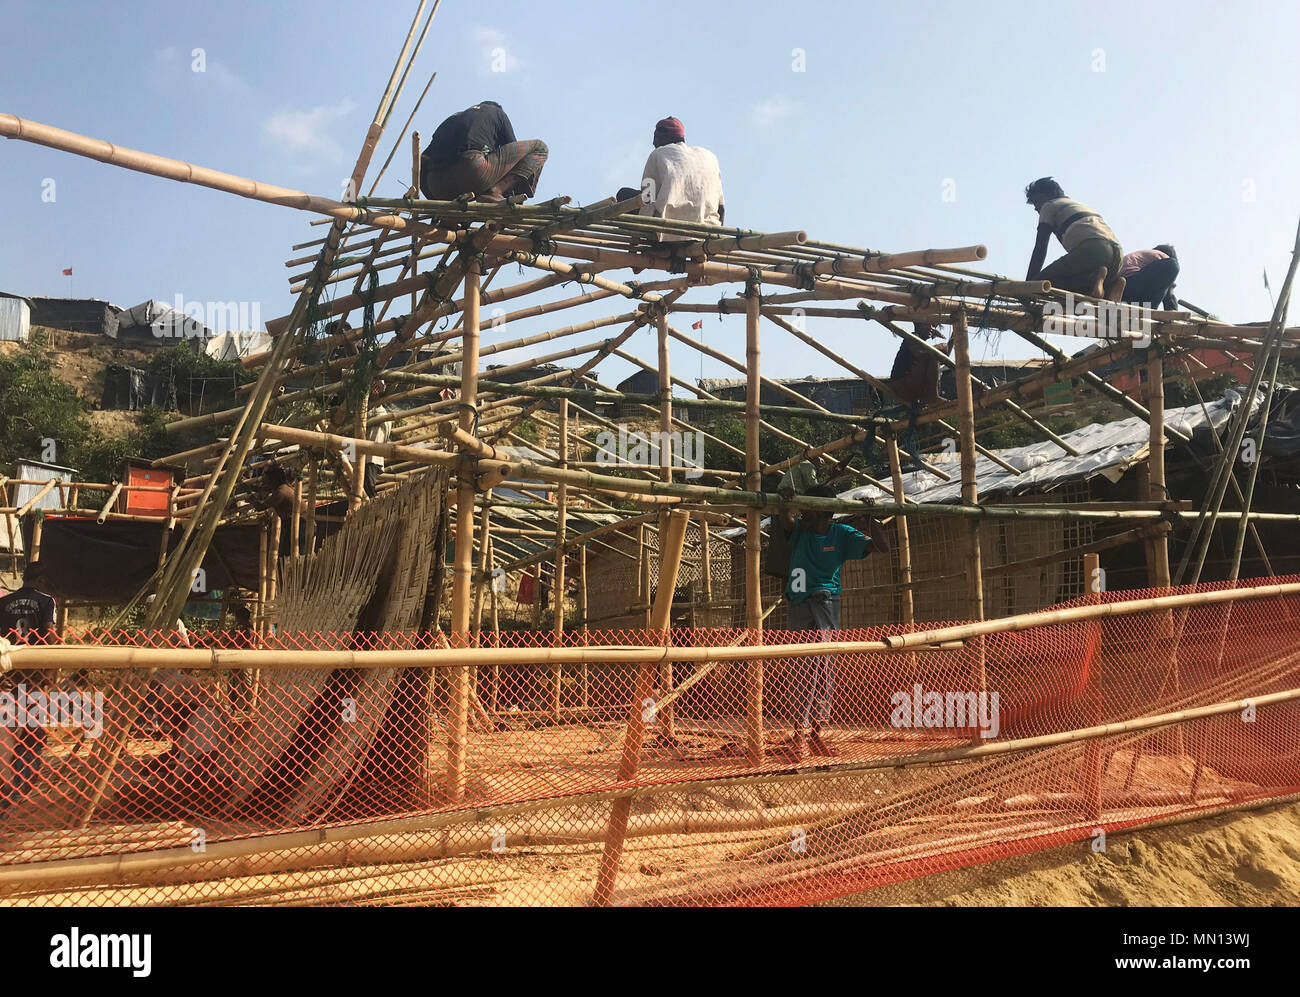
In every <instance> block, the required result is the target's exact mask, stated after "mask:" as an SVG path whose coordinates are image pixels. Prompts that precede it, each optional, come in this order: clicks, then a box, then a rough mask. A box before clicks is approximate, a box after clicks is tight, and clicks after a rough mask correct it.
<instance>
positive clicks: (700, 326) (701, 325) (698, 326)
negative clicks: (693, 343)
mask: <svg viewBox="0 0 1300 997" xmlns="http://www.w3.org/2000/svg"><path fill="white" fill-rule="evenodd" d="M691 328H692V329H703V328H704V319H700V320H699V321H698V322H694V323H692V324H691Z"/></svg>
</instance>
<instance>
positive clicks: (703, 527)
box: [700, 518, 713, 626]
mask: <svg viewBox="0 0 1300 997" xmlns="http://www.w3.org/2000/svg"><path fill="white" fill-rule="evenodd" d="M700 589H701V593H700V598H701V600H702V601H703V603H704V605H705V606H706V607H707V608H708V610H709V625H710V626H712V624H713V554H712V553H711V552H710V551H709V521H708V520H707V519H704V518H701V519H700Z"/></svg>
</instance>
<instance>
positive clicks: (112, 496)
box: [95, 481, 122, 523]
mask: <svg viewBox="0 0 1300 997" xmlns="http://www.w3.org/2000/svg"><path fill="white" fill-rule="evenodd" d="M120 494H122V482H120V481H119V482H118V483H117V484H115V485H114V486H113V490H112V491H111V492H109V493H108V501H107V502H105V503H104V504H103V506H102V507H101V508H100V510H99V515H98V516H96V517H95V521H96V522H98V523H102V522H104V520H106V519H107V518H108V514H109V512H110V511H111V510H112V508H113V504H114V503H115V502H116V501H117V497H118V496H119V495H120Z"/></svg>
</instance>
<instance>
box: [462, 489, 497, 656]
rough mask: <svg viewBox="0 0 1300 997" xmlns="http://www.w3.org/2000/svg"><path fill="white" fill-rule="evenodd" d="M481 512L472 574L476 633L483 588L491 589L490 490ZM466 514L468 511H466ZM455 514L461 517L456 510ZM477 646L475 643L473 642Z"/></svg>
mask: <svg viewBox="0 0 1300 997" xmlns="http://www.w3.org/2000/svg"><path fill="white" fill-rule="evenodd" d="M483 499H484V501H483V512H482V513H481V514H480V518H479V524H478V570H477V571H475V572H474V581H473V585H474V612H473V615H472V617H471V624H470V627H471V630H472V632H473V633H476V634H477V633H478V632H479V630H480V629H481V623H482V619H483V586H484V583H485V582H486V583H487V584H488V587H491V576H490V575H489V573H488V564H489V560H488V552H489V548H490V546H491V529H492V520H491V519H490V518H489V515H490V513H491V512H492V505H491V501H492V490H491V489H488V490H487V491H485V492H484V493H483ZM467 513H468V510H467ZM456 514H457V515H458V516H459V515H462V513H461V511H460V510H459V509H457V512H456ZM475 643H476V645H477V642H475Z"/></svg>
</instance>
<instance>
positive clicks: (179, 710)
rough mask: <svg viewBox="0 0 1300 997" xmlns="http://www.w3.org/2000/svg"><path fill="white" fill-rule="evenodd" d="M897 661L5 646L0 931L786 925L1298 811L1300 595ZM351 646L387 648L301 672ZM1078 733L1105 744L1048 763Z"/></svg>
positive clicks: (1078, 745) (871, 650)
mask: <svg viewBox="0 0 1300 997" xmlns="http://www.w3.org/2000/svg"><path fill="white" fill-rule="evenodd" d="M1297 580H1298V579H1297V578H1296V577H1291V578H1272V579H1267V582H1268V583H1269V584H1277V583H1294V582H1296V581H1297ZM1261 581H1262V580H1257V581H1255V582H1245V583H1240V584H1241V586H1243V587H1248V586H1250V585H1252V584H1260V582H1261ZM1226 587H1232V586H1227V585H1223V584H1210V585H1202V586H1197V587H1195V588H1186V589H1178V590H1175V591H1176V592H1179V593H1187V592H1193V591H1195V592H1209V591H1213V590H1216V589H1221V588H1226ZM1153 594H1155V593H1145V592H1123V593H1107V594H1105V595H1102V596H1091V597H1085V598H1083V599H1079V600H1076V601H1075V602H1074V603H1069V604H1066V605H1067V606H1071V605H1073V606H1081V605H1085V604H1087V603H1088V601H1089V598H1091V599H1092V600H1093V601H1108V602H1113V601H1118V600H1127V599H1133V598H1139V597H1143V596H1146V595H1153ZM902 632H904V628H901V627H897V626H895V627H880V628H873V629H870V630H854V631H844V632H838V633H834V634H828V633H782V632H767V633H765V634H763V641H764V643H766V644H778V643H781V644H786V643H799V642H808V641H827V640H834V641H852V642H871V644H872V646H868V647H863V648H859V649H856V650H852V651H846V652H843V653H836V654H828V655H822V656H810V657H809V656H806V657H799V658H790V657H787V658H784V659H780V658H765V659H752V660H746V659H743V658H742V659H737V660H732V657H733V656H734V655H735V654H737V653H744V652H738V651H733V652H731V653H730V654H723V653H721V652H717V651H715V652H713V653H711V654H705V653H702V654H699V655H698V656H697V657H696V660H678V661H674V662H671V663H669V662H666V661H664V660H662V659H660V660H655V661H654V662H653V663H652V664H649V665H643V664H640V663H638V662H639V658H638V655H637V654H636V652H629V653H627V654H626V655H625V657H626V658H628V659H630V660H623V661H617V662H614V661H607V660H606V661H589V662H587V663H585V664H583V663H575V662H570V663H565V664H558V665H557V664H555V663H552V662H550V661H547V660H545V653H544V651H543V650H541V649H543V648H550V647H553V646H556V645H557V643H558V644H563V645H565V646H568V647H581V646H583V645H588V646H591V647H599V648H617V647H620V646H622V647H625V648H629V647H635V646H646V645H662V644H663V643H664V637H665V635H664V634H662V633H658V634H656V633H645V632H635V631H618V632H600V633H597V632H591V633H586V634H583V633H581V632H576V633H569V634H566V635H565V636H564V637H563V638H562V640H560V641H558V642H557V640H556V638H555V637H554V636H553V635H552V634H550V633H534V632H527V633H521V632H484V633H483V634H481V635H479V638H478V641H479V645H480V647H481V648H482V650H481V651H480V652H477V654H476V655H475V663H474V664H472V665H465V664H458V665H451V664H449V663H448V662H449V661H450V660H451V659H452V656H453V655H455V654H456V652H455V651H453V650H449V649H447V646H446V644H447V638H445V637H443V636H442V635H437V634H392V633H386V634H281V635H277V636H272V637H267V638H257V647H258V648H260V649H263V650H273V651H278V652H280V657H278V658H276V659H275V660H274V661H271V660H267V659H264V660H263V663H262V664H261V665H260V666H259V667H239V666H238V664H239V662H238V657H239V656H238V655H237V654H235V655H231V654H229V653H227V652H226V651H223V650H218V649H219V648H221V647H222V645H221V643H220V641H219V640H218V639H216V638H211V637H209V638H206V639H201V637H200V635H196V634H191V635H190V638H189V641H190V642H189V644H188V646H189V647H190V648H200V649H207V648H211V649H212V651H214V652H217V653H210V652H208V651H204V650H200V651H199V652H198V653H195V652H194V651H191V652H190V653H189V657H188V658H187V659H186V660H185V662H184V663H185V664H190V665H193V664H196V663H198V659H203V661H205V662H206V664H207V666H208V667H202V668H198V667H193V668H177V667H174V666H172V667H158V666H159V665H160V664H161V665H164V666H166V665H167V662H168V653H175V654H177V655H180V654H182V652H180V651H176V652H165V653H162V654H158V653H156V652H149V651H139V650H132V651H130V652H129V653H128V652H125V651H121V652H101V651H98V650H94V649H91V647H90V646H91V645H99V646H100V647H116V648H129V649H138V648H164V649H166V648H180V647H185V646H187V645H186V644H185V642H184V639H183V638H182V637H181V636H180V635H179V634H176V633H149V634H146V633H113V634H103V633H98V634H92V633H85V634H80V635H75V636H72V637H68V638H65V641H64V643H65V645H67V644H71V645H74V646H64V647H62V648H60V649H58V650H57V654H58V655H59V658H58V661H57V662H56V663H55V664H50V663H49V662H45V663H42V664H41V666H40V667H39V668H29V667H27V665H25V664H24V660H25V658H24V655H26V660H27V661H30V660H31V653H30V652H28V651H27V649H25V648H23V647H13V648H10V649H7V650H6V652H5V653H4V654H2V655H0V658H3V663H4V667H5V668H6V673H5V674H4V676H3V678H2V679H0V720H3V724H2V725H0V794H2V800H0V903H6V904H28V903H39V904H101V905H102V904H125V903H130V904H213V903H249V904H307V903H356V904H361V903H365V904H371V903H387V904H393V903H434V904H584V903H590V902H591V901H592V900H593V898H595V899H596V900H597V901H598V902H610V903H621V904H622V903H656V904H684V903H689V904H699V903H714V904H771V903H807V902H812V901H816V900H821V899H827V898H831V897H836V896H843V895H847V894H850V893H855V892H859V891H865V890H872V889H876V888H879V887H882V886H886V885H888V884H892V883H897V882H900V881H903V880H907V879H913V878H916V877H920V876H924V875H927V874H931V873H935V872H939V871H942V870H947V869H951V868H954V867H958V866H962V865H969V864H971V863H975V862H982V861H987V860H991V859H995V858H999V857H1005V856H1009V855H1013V854H1017V853H1022V852H1026V851H1031V850H1034V849H1040V848H1045V847H1049V846H1052V845H1057V844H1061V843H1064V842H1068V841H1073V840H1081V839H1087V838H1091V837H1092V836H1093V835H1094V834H1095V833H1096V832H1097V830H1098V829H1109V830H1113V829H1117V828H1121V827H1125V826H1128V825H1134V824H1141V823H1143V822H1147V821H1152V820H1155V819H1159V818H1163V817H1167V816H1169V815H1171V814H1179V813H1186V812H1192V811H1197V810H1208V809H1212V808H1215V807H1220V806H1224V805H1228V804H1239V803H1242V802H1245V801H1251V800H1259V799H1271V798H1277V797H1282V796H1287V795H1289V794H1293V793H1300V723H1298V722H1297V721H1298V720H1300V717H1298V716H1297V711H1298V710H1300V706H1298V705H1297V704H1298V703H1300V700H1290V699H1288V698H1286V697H1285V696H1277V695H1276V694H1279V693H1286V692H1289V691H1291V690H1296V689H1300V596H1297V595H1294V594H1285V595H1270V596H1268V597H1265V598H1251V599H1240V600H1235V601H1232V602H1223V603H1214V604H1200V605H1190V606H1179V607H1178V608H1174V609H1162V610H1144V611H1142V612H1138V613H1132V614H1125V615H1116V616H1109V617H1106V618H1105V619H1089V620H1078V621H1075V622H1057V623H1052V624H1050V625H1047V626H1038V627H1034V628H1031V629H1023V630H1019V631H1016V632H1006V633H997V634H989V635H987V636H985V637H982V638H978V639H968V640H966V641H964V642H952V643H950V644H948V645H945V646H943V647H941V648H936V647H933V646H932V647H930V648H929V649H925V650H918V651H909V650H904V651H890V652H885V651H882V650H880V649H879V646H878V642H879V641H880V640H881V639H882V638H883V637H884V636H886V635H892V634H898V633H902ZM667 638H668V642H669V643H670V644H671V645H673V647H674V648H676V649H687V648H714V649H720V648H733V649H735V648H743V647H744V646H745V645H746V644H747V643H748V642H749V641H750V638H751V635H749V634H747V633H746V632H745V631H742V630H683V631H673V632H671V633H670V634H668V635H667ZM450 640H451V643H452V644H458V643H460V640H459V638H456V637H452V638H450ZM237 644H239V645H241V646H243V647H248V646H249V644H248V642H247V641H243V642H233V643H232V642H228V643H227V644H226V645H224V646H226V647H231V646H236V645H237ZM498 647H499V648H500V649H501V650H500V651H498V650H497V648H498ZM367 649H385V650H397V651H407V652H415V653H413V654H409V656H408V657H406V658H395V657H393V656H386V657H385V659H384V660H383V661H382V662H375V661H373V660H366V659H365V657H364V655H362V656H361V657H358V658H357V659H355V660H354V659H350V658H343V657H339V658H337V659H336V660H333V661H331V662H327V663H322V662H321V660H320V658H321V655H319V654H317V655H315V657H313V652H319V651H336V652H337V651H344V652H351V651H358V650H362V651H364V650H367ZM0 650H4V649H0ZM42 653H45V654H46V655H47V656H49V655H52V654H54V653H56V652H42ZM601 653H602V654H606V655H607V652H604V651H602V652H601ZM690 654H691V652H689V651H686V650H680V656H682V657H689V656H690ZM131 655H135V656H138V657H139V658H140V660H138V661H135V662H132V661H131V660H129V658H130V656H131ZM295 655H299V656H300V657H299V658H295V657H294V656H295ZM607 656H608V655H607ZM110 657H111V658H113V659H114V660H112V661H110V660H109V658H110ZM286 657H287V658H288V660H287V661H286V660H285V658H286ZM117 659H128V660H117ZM145 659H147V660H145ZM494 659H499V660H494ZM439 662H442V663H441V664H439ZM324 664H333V665H357V667H332V668H331V667H324ZM311 665H315V667H309V666H311ZM760 682H761V692H762V699H761V711H760V710H759V709H758V703H759V700H758V696H757V692H758V690H759V687H760V685H759V684H760ZM462 689H466V690H468V694H467V695H462V694H461V690H462ZM1269 695H1274V700H1272V701H1269V700H1267V699H1265V700H1264V701H1263V702H1261V703H1259V704H1257V705H1253V706H1249V707H1244V708H1243V707H1240V706H1238V707H1233V708H1231V709H1229V708H1227V707H1224V708H1223V709H1222V710H1220V711H1218V712H1212V711H1211V712H1210V715H1198V714H1193V715H1191V716H1183V717H1181V718H1174V721H1173V722H1165V723H1162V724H1161V725H1159V726H1150V725H1144V724H1142V723H1141V721H1142V718H1151V717H1158V716H1163V715H1165V714H1169V713H1171V712H1174V711H1188V710H1193V709H1194V708H1198V707H1209V706H1214V705H1215V704H1223V703H1231V702H1232V701H1236V700H1243V699H1247V698H1252V699H1260V698H1262V697H1268V696H1269ZM460 707H463V708H464V709H465V712H464V713H463V714H462V713H461V712H460ZM462 716H463V718H464V719H463V724H464V726H463V728H462V727H461V721H460V719H459V718H460V717H462ZM805 724H808V726H810V727H811V728H812V729H813V730H812V735H811V736H809V737H807V738H803V737H800V738H795V737H794V735H793V733H792V731H793V730H794V729H795V728H799V729H802V728H803V727H804V725H805ZM1101 724H1112V725H1115V724H1123V725H1125V726H1122V727H1112V728H1108V729H1107V730H1106V731H1105V732H1104V733H1102V734H1101V736H1096V737H1091V738H1086V739H1078V738H1075V739H1071V740H1066V739H1064V738H1057V739H1053V738H1051V737H1050V735H1054V734H1061V733H1063V732H1070V731H1078V730H1080V729H1084V728H1096V727H1097V726H1098V725H1101ZM760 731H761V734H762V744H761V756H759V755H757V754H756V751H757V750H758V749H759V747H760V745H759V744H758V743H757V734H758V733H759V732H760ZM641 734H643V735H644V743H642V744H639V745H638V740H639V736H640V735H641ZM804 744H806V746H807V747H808V748H809V750H810V751H811V754H810V755H809V756H808V757H806V758H803V757H800V756H801V754H802V751H801V748H802V746H803V745H804ZM1008 748H1010V749H1013V750H1008ZM619 810H621V811H622V822H620V821H619V820H618V819H616V820H615V822H614V827H615V833H614V834H613V836H612V837H611V833H610V828H611V816H612V815H613V816H615V817H616V818H617V817H618V811H619ZM621 824H625V829H626V830H625V834H619V833H617V832H618V828H619V827H620V826H621ZM611 840H614V841H617V842H618V843H619V844H621V845H622V848H621V851H619V850H617V849H615V848H613V847H612V846H611V844H610V842H611ZM616 851H618V854H617V856H615V854H614V853H615V852H616ZM1086 855H1087V849H1086V848H1085V847H1081V848H1080V857H1081V860H1082V859H1084V858H1086ZM602 864H603V872H602ZM598 882H599V883H600V884H601V887H600V888H598V885H597V884H598Z"/></svg>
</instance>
